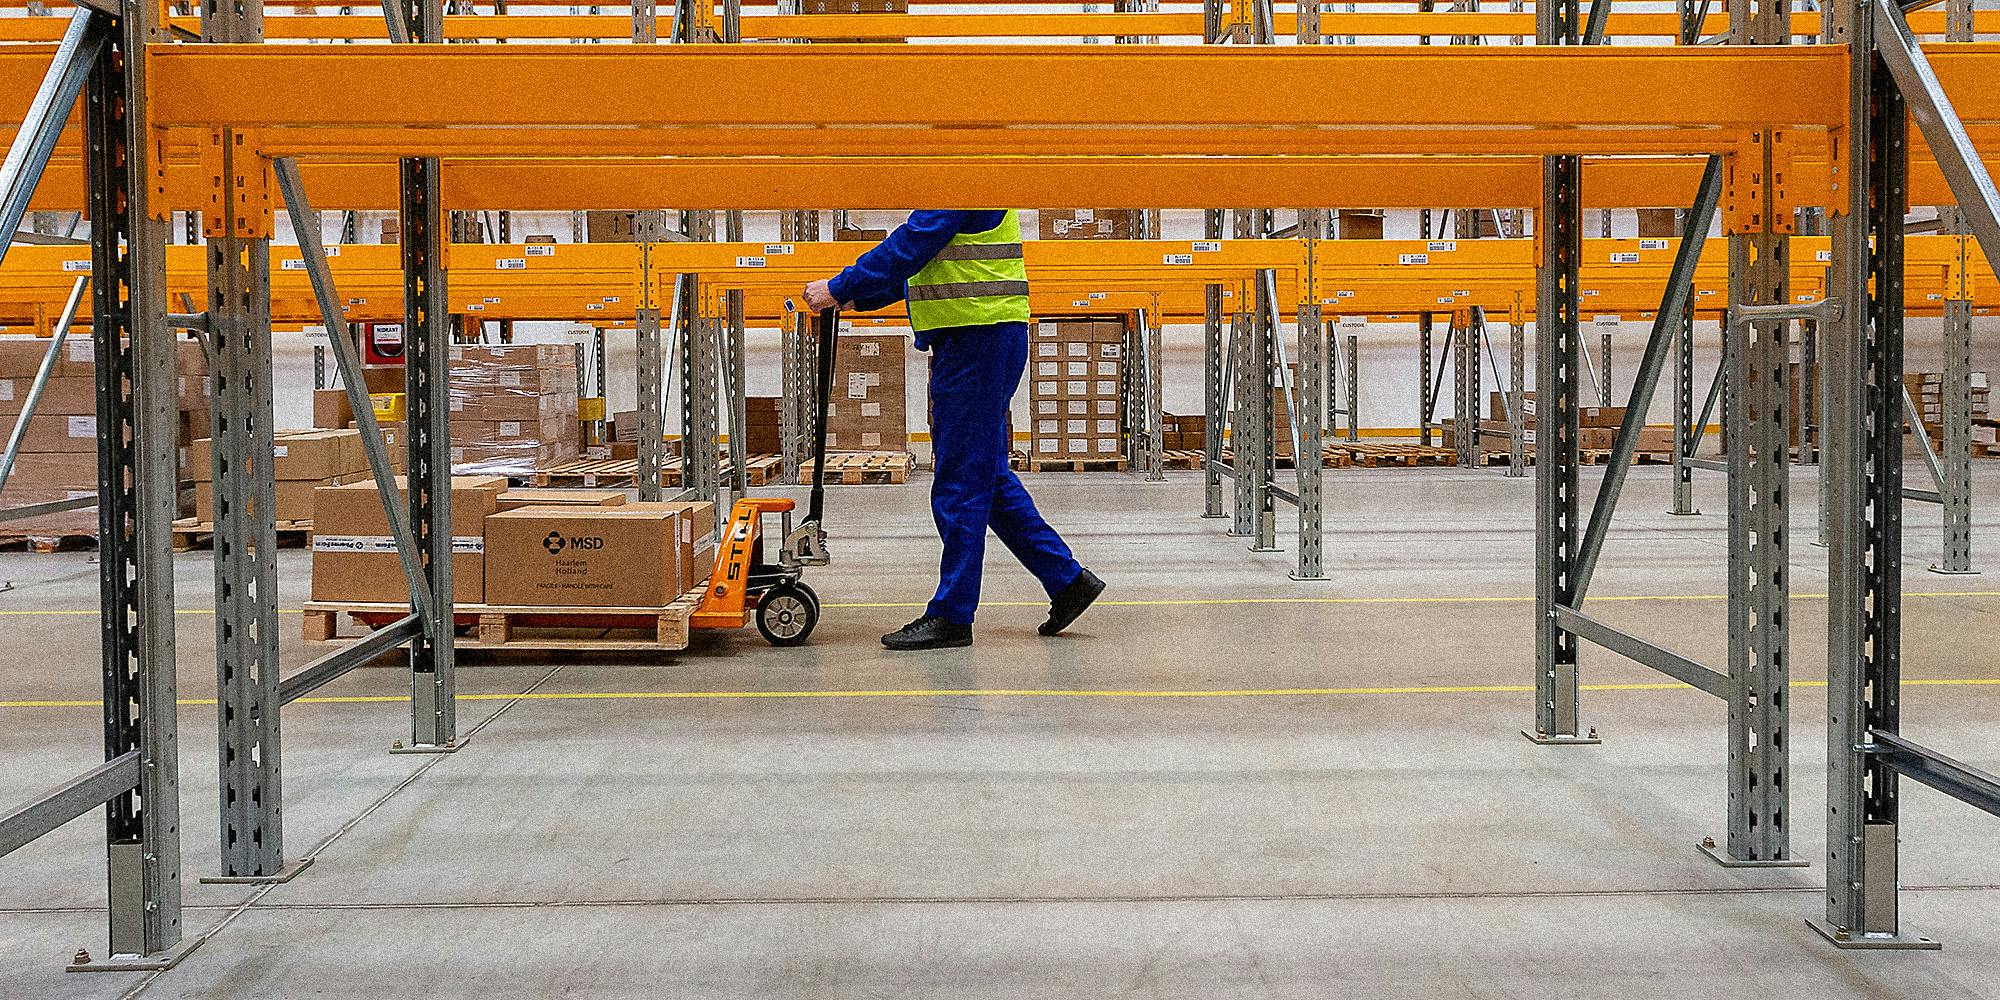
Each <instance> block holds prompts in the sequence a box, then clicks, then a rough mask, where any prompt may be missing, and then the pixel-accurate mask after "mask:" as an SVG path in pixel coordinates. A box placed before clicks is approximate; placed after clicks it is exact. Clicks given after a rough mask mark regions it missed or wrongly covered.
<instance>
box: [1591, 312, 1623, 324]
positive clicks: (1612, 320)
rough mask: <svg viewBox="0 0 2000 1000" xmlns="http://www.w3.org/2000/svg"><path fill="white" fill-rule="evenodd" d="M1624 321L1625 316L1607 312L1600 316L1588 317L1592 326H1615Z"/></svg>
mask: <svg viewBox="0 0 2000 1000" xmlns="http://www.w3.org/2000/svg"><path fill="white" fill-rule="evenodd" d="M1624 321H1625V318H1624V317H1623V316H1612V315H1608V314H1607V315H1602V316H1592V317H1590V325H1592V326H1617V325H1618V324H1620V323H1622V322H1624Z"/></svg>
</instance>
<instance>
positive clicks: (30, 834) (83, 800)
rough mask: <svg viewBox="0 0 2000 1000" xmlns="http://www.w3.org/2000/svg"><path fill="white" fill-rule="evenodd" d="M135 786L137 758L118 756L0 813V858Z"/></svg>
mask: <svg viewBox="0 0 2000 1000" xmlns="http://www.w3.org/2000/svg"><path fill="white" fill-rule="evenodd" d="M137 787H139V755H138V753H137V752H131V753H122V754H119V755H118V756H116V757H113V758H111V759H110V760H107V761H105V762H104V763H102V764H99V765H97V766H96V767H93V768H91V769H90V770H88V771H85V772H83V773H82V774H80V775H77V776H76V777H74V778H71V779H70V780H68V781H66V782H64V783H62V784H61V785H58V786H56V787H55V788H52V789H50V790H49V791H47V792H45V793H43V794H42V795H40V796H38V797H37V798H35V799H34V800H32V801H30V802H27V803H25V804H23V805H19V806H16V807H14V808H13V809H12V810H10V811H8V812H7V813H4V814H0V857H5V856H7V855H8V854H11V853H13V852H14V851H17V850H19V849H21V848H22V847H25V846H27V845H28V844H30V843H33V842H34V841H36V840H38V839H40V838H41V837H42V836H44V835H46V834H49V833H52V832H54V831H55V829H56V828H57V827H60V826H62V825H63V824H65V823H68V822H69V821H70V820H73V819H76V818H77V817H79V816H82V815H83V814H84V813H87V812H89V811H91V810H92V809H95V808H97V807H98V806H101V805H103V804H105V803H106V802H109V801H111V800H112V799H115V798H117V797H118V796H121V795H124V794H125V793H126V792H129V791H131V790H133V789H135V788H137Z"/></svg>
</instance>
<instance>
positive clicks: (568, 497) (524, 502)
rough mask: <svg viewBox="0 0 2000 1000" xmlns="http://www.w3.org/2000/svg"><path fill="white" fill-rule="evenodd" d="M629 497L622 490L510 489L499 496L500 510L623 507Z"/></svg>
mask: <svg viewBox="0 0 2000 1000" xmlns="http://www.w3.org/2000/svg"><path fill="white" fill-rule="evenodd" d="M631 499H632V498H631V497H628V496H626V495H625V493H624V491H623V490H541V489H512V490H508V491H507V492H505V493H502V494H500V510H502V511H509V510H513V509H515V508H517V507H623V506H624V505H625V504H626V502H627V501H629V500H631Z"/></svg>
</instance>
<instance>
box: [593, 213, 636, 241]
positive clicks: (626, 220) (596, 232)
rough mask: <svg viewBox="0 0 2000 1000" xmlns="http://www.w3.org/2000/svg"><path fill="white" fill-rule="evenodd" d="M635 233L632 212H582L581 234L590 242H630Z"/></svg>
mask: <svg viewBox="0 0 2000 1000" xmlns="http://www.w3.org/2000/svg"><path fill="white" fill-rule="evenodd" d="M637 234H638V225H637V222H636V219H635V214H634V213H632V212H585V213H583V235H584V238H585V239H587V240H589V241H590V242H592V243H631V242H633V240H634V239H635V238H636V237H637Z"/></svg>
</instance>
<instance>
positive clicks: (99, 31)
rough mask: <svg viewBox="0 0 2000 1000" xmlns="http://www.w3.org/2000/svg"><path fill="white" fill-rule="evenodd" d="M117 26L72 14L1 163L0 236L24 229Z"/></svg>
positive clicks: (1, 252) (0, 254)
mask: <svg viewBox="0 0 2000 1000" xmlns="http://www.w3.org/2000/svg"><path fill="white" fill-rule="evenodd" d="M115 24H116V22H115V21H114V20H113V19H112V18H110V17H107V16H105V15H104V14H100V13H97V12H96V11H93V10H89V9H81V10H78V11H76V12H75V13H74V14H72V15H70V20H69V27H68V28H66V29H65V30H64V31H63V37H62V41H61V42H60V43H58V44H57V45H56V53H55V58H54V60H53V61H51V62H50V64H49V68H48V73H47V75H45V76H43V77H42V85H41V86H40V87H39V88H37V89H36V91H35V98H34V101H33V103H31V104H29V105H28V114H27V116H26V117H25V118H23V119H22V120H21V125H20V130H19V131H18V132H16V133H15V134H14V142H13V144H12V145H10V146H8V147H7V158H6V159H5V160H4V161H0V233H12V232H14V231H16V230H18V229H20V228H21V219H22V217H23V216H25V215H27V214H28V202H29V201H30V200H32V199H33V198H34V196H35V186H36V185H37V184H38V183H40V181H41V179H42V171H43V169H44V168H46V167H47V166H48V165H49V158H50V157H51V156H53V155H54V154H55V151H56V143H57V141H58V140H59V139H61V137H62V132H63V128H64V126H65V125H67V124H68V122H69V115H70V109H72V108H74V107H76V99H77V96H78V95H79V94H81V93H83V84H84V80H85V79H86V78H87V77H88V76H89V75H90V68H91V66H92V65H94V64H95V63H96V62H97V56H98V53H100V52H102V51H104V43H105V41H106V40H108V39H109V38H110V37H111V31H112V28H113V26H114V25H115ZM8 246H9V242H0V260H5V259H6V256H7V247H8Z"/></svg>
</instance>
